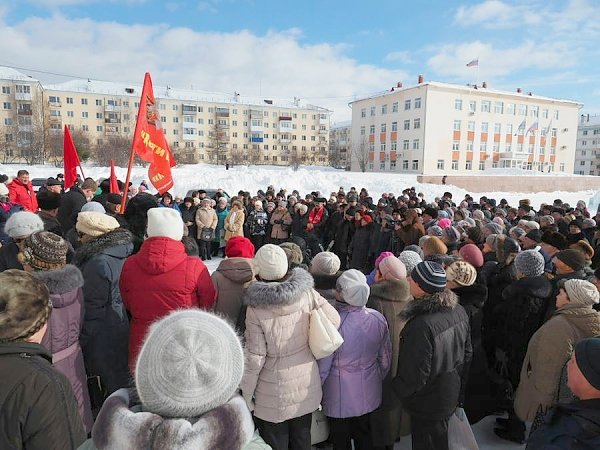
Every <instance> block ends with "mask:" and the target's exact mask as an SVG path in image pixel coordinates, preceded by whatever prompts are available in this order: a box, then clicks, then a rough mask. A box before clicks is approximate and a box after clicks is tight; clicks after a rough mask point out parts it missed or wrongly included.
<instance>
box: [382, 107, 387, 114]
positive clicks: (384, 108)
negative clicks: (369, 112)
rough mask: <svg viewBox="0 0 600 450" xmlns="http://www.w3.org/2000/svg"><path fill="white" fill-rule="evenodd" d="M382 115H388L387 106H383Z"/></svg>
mask: <svg viewBox="0 0 600 450" xmlns="http://www.w3.org/2000/svg"><path fill="white" fill-rule="evenodd" d="M381 114H387V105H381Z"/></svg>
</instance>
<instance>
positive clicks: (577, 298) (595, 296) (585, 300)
mask: <svg viewBox="0 0 600 450" xmlns="http://www.w3.org/2000/svg"><path fill="white" fill-rule="evenodd" d="M564 288H565V291H566V292H567V295H568V296H569V301H570V302H571V303H575V304H578V305H583V306H592V305H595V304H596V303H598V301H599V300H600V293H599V292H598V289H596V286H594V285H593V284H592V283H590V282H589V281H586V280H575V279H573V280H567V281H565V284H564Z"/></svg>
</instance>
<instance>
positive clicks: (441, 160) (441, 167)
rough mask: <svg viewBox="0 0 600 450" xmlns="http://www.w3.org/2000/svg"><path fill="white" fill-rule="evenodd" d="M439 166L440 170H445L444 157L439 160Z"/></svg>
mask: <svg viewBox="0 0 600 450" xmlns="http://www.w3.org/2000/svg"><path fill="white" fill-rule="evenodd" d="M437 168H438V170H444V160H443V159H438V160H437Z"/></svg>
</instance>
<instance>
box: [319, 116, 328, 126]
mask: <svg viewBox="0 0 600 450" xmlns="http://www.w3.org/2000/svg"><path fill="white" fill-rule="evenodd" d="M319 124H320V125H326V124H329V116H327V115H326V116H325V117H321V116H319Z"/></svg>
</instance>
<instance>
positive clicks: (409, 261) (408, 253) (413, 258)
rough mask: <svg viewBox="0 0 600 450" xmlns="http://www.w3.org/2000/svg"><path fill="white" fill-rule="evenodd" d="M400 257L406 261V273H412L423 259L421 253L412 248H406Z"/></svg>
mask: <svg viewBox="0 0 600 450" xmlns="http://www.w3.org/2000/svg"><path fill="white" fill-rule="evenodd" d="M398 259H399V260H400V261H402V262H403V263H404V266H405V267H406V273H411V272H412V270H413V269H414V268H415V266H416V265H417V264H419V263H420V262H421V261H423V258H421V255H419V254H418V253H417V252H414V251H412V250H404V251H403V252H402V253H400V255H399V256H398Z"/></svg>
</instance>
